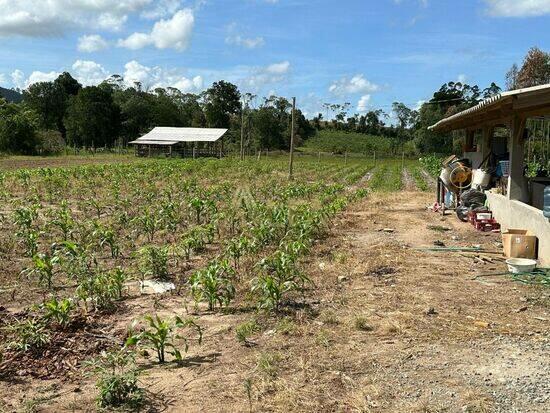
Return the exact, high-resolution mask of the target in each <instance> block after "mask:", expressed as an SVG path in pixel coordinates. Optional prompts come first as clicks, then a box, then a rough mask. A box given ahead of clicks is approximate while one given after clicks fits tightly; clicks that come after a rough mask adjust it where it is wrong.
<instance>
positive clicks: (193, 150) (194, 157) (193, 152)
mask: <svg viewBox="0 0 550 413" xmlns="http://www.w3.org/2000/svg"><path fill="white" fill-rule="evenodd" d="M195 149H196V148H195V147H194V146H193V159H195V156H196V155H195Z"/></svg>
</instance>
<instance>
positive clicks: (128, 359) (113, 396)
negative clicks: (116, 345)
mask: <svg viewBox="0 0 550 413" xmlns="http://www.w3.org/2000/svg"><path fill="white" fill-rule="evenodd" d="M86 364H87V366H88V367H89V368H90V369H91V371H92V372H93V373H94V374H95V375H96V376H97V377H98V379H97V383H96V386H97V388H98V389H99V396H98V398H97V403H98V405H99V407H100V408H102V409H106V408H120V407H126V408H129V409H132V410H134V409H138V408H139V407H141V406H142V405H143V403H144V401H145V397H144V391H143V390H142V389H141V388H140V387H139V386H138V379H139V370H138V369H137V368H136V366H135V354H134V352H132V351H129V350H128V349H122V350H117V351H111V352H103V353H102V354H101V355H100V356H99V357H98V358H96V359H95V360H92V361H90V362H88V363H86Z"/></svg>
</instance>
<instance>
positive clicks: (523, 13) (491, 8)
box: [485, 0, 550, 17]
mask: <svg viewBox="0 0 550 413" xmlns="http://www.w3.org/2000/svg"><path fill="white" fill-rule="evenodd" d="M485 3H486V4H487V12H488V13H489V15H491V16H493V17H533V16H543V15H546V14H550V0H485Z"/></svg>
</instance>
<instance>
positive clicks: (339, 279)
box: [338, 275, 349, 283]
mask: <svg viewBox="0 0 550 413" xmlns="http://www.w3.org/2000/svg"><path fill="white" fill-rule="evenodd" d="M347 280H349V278H348V277H347V276H346V275H339V276H338V282H341V283H343V282H345V281H347Z"/></svg>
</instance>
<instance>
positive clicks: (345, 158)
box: [344, 151, 348, 165]
mask: <svg viewBox="0 0 550 413" xmlns="http://www.w3.org/2000/svg"><path fill="white" fill-rule="evenodd" d="M344 164H345V165H347V164H348V151H346V152H344Z"/></svg>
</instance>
